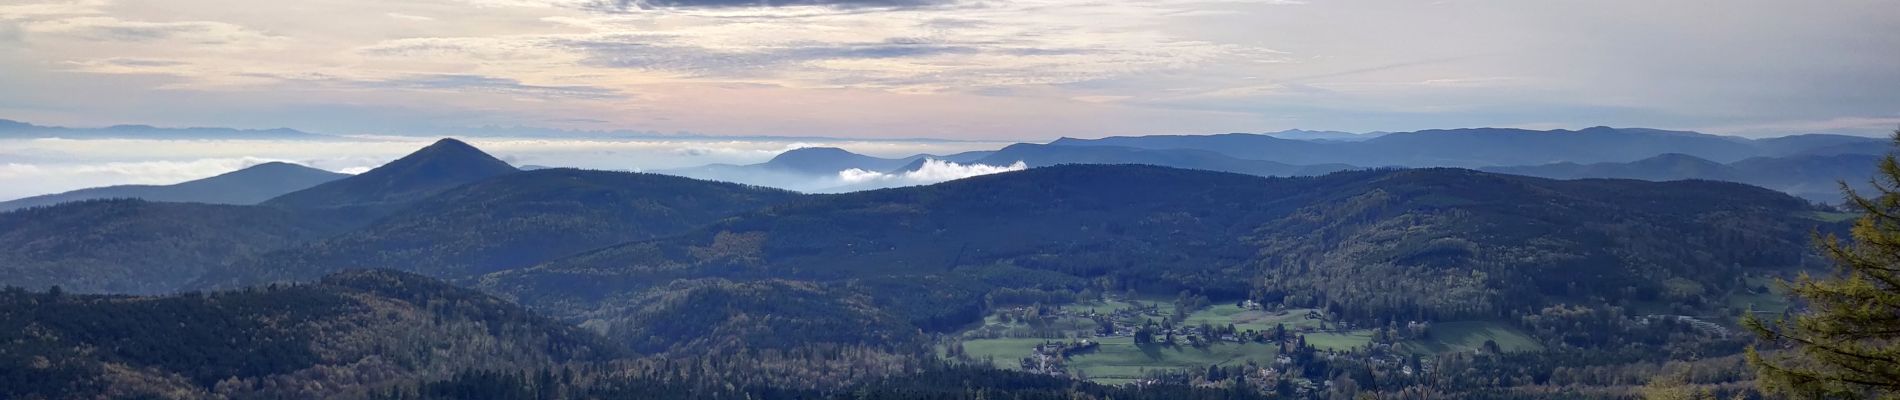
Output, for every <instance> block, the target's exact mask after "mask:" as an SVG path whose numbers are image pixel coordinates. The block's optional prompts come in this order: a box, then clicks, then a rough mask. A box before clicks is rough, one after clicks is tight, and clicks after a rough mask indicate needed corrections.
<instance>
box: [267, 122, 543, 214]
mask: <svg viewBox="0 0 1900 400" xmlns="http://www.w3.org/2000/svg"><path fill="white" fill-rule="evenodd" d="M515 172H518V170H516V169H515V167H513V166H509V165H508V163H506V162H502V161H501V160H499V159H496V158H495V157H494V156H490V155H488V153H483V152H482V151H481V150H480V149H476V148H475V147H474V146H470V145H468V143H462V141H459V140H455V139H442V140H440V141H437V142H435V144H431V145H429V146H428V147H424V148H422V149H420V150H416V152H414V153H410V154H409V155H407V156H403V157H402V158H399V159H396V160H395V161H390V162H389V163H388V164H383V165H382V166H380V167H376V169H372V170H369V171H368V172H364V173H362V174H358V175H356V176H352V177H348V178H343V179H338V180H335V181H330V182H327V183H324V184H321V185H317V186H315V187H312V188H309V189H304V190H299V191H296V192H291V193H289V194H285V195H283V196H278V197H277V198H273V199H270V200H269V201H265V202H264V203H263V204H264V205H267V206H272V207H280V208H288V209H298V210H340V211H347V212H349V214H339V215H351V214H354V215H356V216H357V217H358V218H361V219H363V220H365V221H367V220H369V219H373V218H374V217H378V216H382V215H386V214H388V213H391V212H394V211H396V210H400V209H402V208H403V207H406V206H407V205H408V204H409V203H411V202H414V201H417V200H421V199H423V198H425V197H428V196H430V195H434V194H436V193H440V192H442V191H444V190H448V189H450V188H454V187H456V186H461V185H464V184H467V183H470V182H475V181H479V180H483V179H488V178H491V177H495V176H500V175H506V174H511V173H515Z"/></svg>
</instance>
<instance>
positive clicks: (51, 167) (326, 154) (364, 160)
mask: <svg viewBox="0 0 1900 400" xmlns="http://www.w3.org/2000/svg"><path fill="white" fill-rule="evenodd" d="M436 139H437V138H433V137H348V138H340V139H334V140H322V141H308V140H144V139H7V140H0V200H7V199H14V198H20V197H26V196H33V195H40V194H47V193H57V192H63V191H68V190H73V189H81V188H88V187H98V186H108V185H121V184H171V183H178V182H183V181H187V180H193V179H199V178H204V177H209V176H212V175H217V174H221V173H225V172H230V171H234V170H237V169H240V168H244V167H248V166H251V165H255V164H258V163H263V162H268V161H287V162H293V163H298V164H303V165H307V166H311V167H316V168H322V169H326V170H331V171H338V172H346V173H360V172H363V171H367V170H369V169H370V168H374V167H376V166H377V165H381V164H382V163H385V162H388V161H390V160H393V159H396V158H398V157H401V156H403V155H404V154H408V153H409V152H412V151H415V150H416V149H419V148H421V147H423V146H426V145H428V144H429V143H431V142H433V141H434V140H436ZM464 140H465V141H467V142H469V143H470V144H473V145H475V146H476V147H479V148H481V149H482V150H484V151H487V152H488V153H489V154H493V155H495V156H496V157H499V158H501V159H503V160H506V161H508V162H509V163H511V164H514V165H516V166H545V167H575V168H589V169H605V170H627V171H655V170H665V169H675V168H685V167H694V166H701V165H706V164H737V165H744V164H755V163H761V162H765V161H767V160H769V159H771V158H772V157H773V156H776V155H778V154H779V153H782V152H785V151H787V150H791V149H796V148H802V147H817V146H825V147H838V148H843V149H846V150H849V151H852V152H855V153H859V154H865V155H871V156H878V157H890V158H896V157H906V156H911V155H916V154H938V155H942V154H951V153H958V152H964V151H972V150H986V149H995V148H999V147H1002V146H1003V145H1004V144H1005V143H993V142H952V141H874V140H843V139H839V140H828V139H825V140H816V139H798V140H793V139H731V138H707V137H682V138H629V139H602V138H577V139H509V138H467V139H464ZM925 167H926V168H924V169H920V170H917V171H911V172H898V173H891V171H862V170H857V171H839V173H838V174H836V176H828V177H822V178H820V177H811V176H796V177H794V176H784V177H761V178H766V179H764V180H765V181H764V182H759V181H755V182H747V183H754V184H767V185H770V186H778V187H784V188H788V189H794V190H803V191H828V190H846V189H852V188H857V187H862V188H869V187H882V186H895V185H902V184H920V183H931V182H936V181H942V180H948V179H955V178H961V177H965V176H971V175H976V174H983V173H994V172H1001V171H1004V170H1009V169H1012V168H1011V167H1016V168H1015V169H1020V166H995V167H992V166H965V165H957V164H954V163H936V164H933V165H926V166H925ZM853 185H856V186H857V187H846V186H853Z"/></svg>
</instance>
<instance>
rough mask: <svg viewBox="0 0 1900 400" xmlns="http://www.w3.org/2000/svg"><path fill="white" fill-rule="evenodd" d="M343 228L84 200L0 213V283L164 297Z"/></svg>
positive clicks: (268, 211) (267, 211)
mask: <svg viewBox="0 0 1900 400" xmlns="http://www.w3.org/2000/svg"><path fill="white" fill-rule="evenodd" d="M341 229H342V227H339V226H336V224H334V223H332V222H331V221H328V220H325V219H321V218H312V217H307V216H302V215H298V214H295V213H291V212H287V211H284V210H279V209H274V208H267V207H257V206H228V205H209V204H189V203H155V202H148V201H143V200H87V201H80V202H73V203H66V204H61V205H58V206H51V207H37V208H29V209H24V210H17V211H12V212H6V213H0V285H13V286H22V287H29V288H36V289H45V288H46V287H48V286H52V285H59V286H61V287H62V288H64V289H66V290H67V291H73V292H114V293H162V292H168V291H172V290H176V289H177V288H179V287H181V286H182V285H184V284H185V283H187V282H190V281H191V280H193V279H197V278H198V277H199V276H200V275H202V274H203V273H205V271H207V270H209V269H211V268H213V267H216V266H219V265H223V264H225V263H229V262H232V261H235V260H237V259H240V258H243V257H248V256H252V255H257V254H262V253H265V252H268V251H271V250H276V249H279V248H284V247H287V246H290V245H293V244H297V243H301V242H305V241H310V240H316V239H318V238H322V237H324V236H328V235H330V234H333V233H335V232H338V231H340V230H341Z"/></svg>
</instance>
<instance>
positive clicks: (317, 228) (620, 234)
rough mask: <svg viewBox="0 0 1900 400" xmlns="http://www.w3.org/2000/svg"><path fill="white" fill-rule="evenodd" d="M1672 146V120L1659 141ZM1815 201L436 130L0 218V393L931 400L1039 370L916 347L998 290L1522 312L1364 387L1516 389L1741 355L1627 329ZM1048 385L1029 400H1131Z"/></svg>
mask: <svg viewBox="0 0 1900 400" xmlns="http://www.w3.org/2000/svg"><path fill="white" fill-rule="evenodd" d="M1394 135H1398V134H1394ZM1391 136H1393V135H1387V136H1384V137H1380V138H1377V139H1371V140H1367V141H1365V142H1375V141H1379V140H1388V139H1386V138H1389V137H1391ZM1690 139H1696V138H1690ZM1276 140H1284V139H1276ZM1658 140H1661V139H1658ZM1674 140H1689V139H1678V138H1670V139H1668V140H1666V141H1664V142H1659V143H1675V142H1674ZM1103 141H1104V144H1108V143H1114V144H1117V145H1120V144H1127V143H1125V142H1126V141H1127V140H1121V139H1117V140H1110V139H1104V140H1103ZM1167 145H1173V144H1166V145H1161V146H1167ZM1827 145H1829V144H1826V143H1823V144H1815V145H1814V146H1815V147H1825V146H1827ZM1684 146H1692V145H1684ZM1736 146H1739V147H1722V148H1718V149H1716V150H1707V151H1713V152H1717V153H1719V154H1721V155H1722V157H1720V158H1721V159H1725V160H1726V159H1733V160H1730V161H1731V162H1739V161H1743V160H1742V158H1746V157H1753V156H1756V155H1757V154H1759V151H1758V149H1759V148H1758V147H1754V145H1751V144H1747V143H1743V144H1739V145H1736ZM1238 149H1240V148H1239V147H1223V148H1222V151H1230V152H1231V151H1237V150H1238ZM1721 149H1733V151H1730V150H1721ZM1749 149H1756V150H1749ZM1004 151H1010V150H1009V149H1005V150H1004ZM1118 151H1127V150H1118ZM999 153H1000V152H999ZM1170 154H1176V155H1178V154H1185V153H1182V152H1172V153H1170ZM1193 154H1195V155H1196V156H1197V157H1198V158H1196V159H1199V160H1209V159H1214V160H1241V159H1240V158H1237V157H1232V156H1231V155H1225V154H1217V153H1216V152H1215V151H1213V150H1196V153H1193ZM1078 161H1084V160H1078ZM1222 162H1227V163H1230V164H1231V163H1234V161H1222ZM1241 164H1246V165H1255V164H1249V163H1241ZM1241 164H1231V165H1241ZM1258 165H1266V164H1258ZM1236 168H1239V167H1236ZM1249 168H1252V167H1249ZM1274 168H1281V167H1277V166H1276V167H1274ZM1332 168H1333V167H1322V168H1321V170H1313V171H1310V172H1312V173H1319V172H1326V171H1324V170H1330V169H1332ZM1338 169H1341V170H1345V169H1347V168H1345V167H1343V166H1341V167H1339V168H1338ZM1837 221H1839V218H1837V217H1836V215H1835V214H1831V213H1828V212H1827V211H1826V210H1825V209H1823V208H1818V207H1817V206H1814V205H1811V204H1810V203H1808V202H1807V201H1804V200H1802V199H1799V198H1795V197H1792V196H1789V195H1787V194H1784V193H1781V192H1776V191H1773V190H1768V189H1763V188H1759V187H1754V186H1748V185H1743V184H1737V183H1726V182H1715V181H1679V182H1649V181H1639V180H1616V179H1583V180H1552V179H1545V178H1535V177H1528V176H1517V175H1505V174H1497V173H1487V172H1479V171H1473V170H1465V169H1444V168H1427V169H1370V170H1345V171H1342V172H1332V173H1327V174H1324V175H1318V176H1307V177H1289V178H1268V177H1261V176H1255V175H1246V174H1239V173H1228V172H1214V171H1203V170H1189V169H1176V168H1167V167H1158V166H1149V165H1048V166H1042V165H1038V168H1032V169H1029V170H1025V171H1018V172H1009V173H1001V174H994V175H985V176H979V177H974V178H967V179H962V180H956V181H951V182H945V183H940V184H935V185H929V186H917V187H906V188H895V189H883V190H873V191H864V192H853V193H844V194H831V195H806V194H797V193H792V192H787V191H783V190H778V189H770V188H763V187H757V186H746V185H740V184H733V183H722V182H711V181H700V180H693V179H687V178H680V177H673V176H663V175H654V174H642V173H627V172H605V171H583V170H573V169H545V170H535V171H518V170H516V169H514V167H511V166H508V165H507V164H506V163H502V162H501V161H499V160H496V159H494V158H493V157H490V156H488V155H486V154H483V153H481V152H480V151H479V150H477V149H475V148H473V147H471V146H468V145H467V144H464V143H461V142H459V141H454V140H446V139H445V140H443V141H442V142H439V143H437V144H435V145H431V146H429V147H427V148H425V149H422V150H421V151H418V152H417V153H415V154H413V155H411V156H408V157H404V158H402V159H399V160H396V161H394V162H391V163H389V164H388V165H385V166H383V167H381V168H377V169H375V170H372V171H370V172H366V173H363V174H360V175H356V176H351V177H346V178H341V179H337V180H334V181H328V182H327V183H323V184H319V185H316V186H314V187H311V188H308V189H304V190H301V191H296V192H291V193H288V194H284V195H282V196H280V197H277V198H275V199H271V200H268V201H263V202H261V203H260V204H257V205H205V204H181V203H162V202H152V201H143V200H91V201H81V202H73V203H65V204H60V205H54V206H44V207H34V208H28V209H24V210H18V211H13V212H7V213H0V277H4V280H5V282H4V283H6V284H8V285H15V286H25V287H28V288H33V289H34V290H40V289H42V288H46V287H48V286H54V285H57V286H59V287H60V291H59V292H54V293H47V292H29V291H25V290H19V289H12V290H9V291H7V292H5V293H4V297H3V298H0V301H5V302H7V303H8V304H7V305H6V307H3V308H0V310H4V311H0V323H3V324H5V325H6V326H5V328H6V329H5V330H4V332H5V333H4V334H7V335H13V337H9V338H8V339H9V340H6V341H4V342H3V343H0V350H4V351H0V377H4V381H5V382H8V383H9V384H8V385H0V386H4V387H5V388H6V389H5V390H9V391H10V392H7V393H0V394H4V395H6V396H4V397H22V398H32V397H35V396H43V397H62V395H63V394H83V393H96V394H100V395H105V396H130V395H133V394H141V393H143V394H171V395H177V396H179V397H217V396H223V397H232V398H246V397H303V396H345V397H362V396H369V395H379V396H380V395H384V394H388V395H391V396H398V397H400V396H404V395H416V396H424V395H426V394H427V393H433V392H430V391H431V390H436V391H438V392H442V393H447V392H453V391H454V390H457V389H458V388H461V389H466V388H471V387H493V388H504V389H510V390H512V389H520V388H531V389H535V390H544V389H545V390H553V391H554V392H555V393H564V394H569V395H572V394H578V393H619V392H613V390H612V389H613V388H627V387H642V388H648V389H643V390H661V389H664V388H673V389H678V390H680V391H682V392H686V393H713V392H714V390H713V389H714V388H719V389H718V390H723V391H733V390H736V391H739V392H745V393H749V394H750V395H753V396H755V397H757V398H821V397H825V396H832V395H837V394H840V393H848V392H849V391H851V390H862V391H871V390H888V391H891V392H890V393H912V394H915V395H917V396H919V397H920V398H922V397H927V395H926V394H925V392H929V391H928V390H920V389H917V386H918V385H916V384H915V383H916V382H920V381H928V380H929V379H932V378H930V377H931V376H936V375H933V374H948V375H950V376H970V377H972V378H971V379H978V378H976V377H984V378H982V379H979V380H980V381H983V382H992V383H991V384H993V385H995V386H994V387H993V388H994V389H1008V388H1011V387H1013V386H1011V385H1017V384H1020V385H1024V386H1021V388H1032V387H1044V388H1050V386H1047V385H1045V384H1032V382H1040V381H1038V379H1047V378H1046V377H1039V376H1032V375H1029V374H1025V373H1016V372H993V371H985V370H982V369H970V368H967V367H955V366H946V365H942V364H939V363H938V362H937V361H932V360H934V359H936V358H937V356H936V354H938V352H937V351H936V350H935V349H936V348H937V347H938V346H940V345H942V341H941V340H942V339H941V337H942V336H941V335H943V334H948V333H953V332H956V331H958V330H960V329H964V328H966V327H968V326H971V325H973V324H980V323H982V321H984V318H985V316H986V315H988V314H989V313H991V312H993V311H996V310H998V309H1000V308H1004V307H1016V306H1031V307H1033V306H1035V305H1037V304H1061V303H1067V302H1073V301H1076V298H1077V297H1078V296H1077V294H1078V293H1083V292H1096V293H1103V292H1107V293H1122V292H1128V293H1137V294H1141V295H1157V296H1167V297H1172V296H1174V295H1175V294H1176V293H1182V292H1186V293H1190V294H1192V295H1196V296H1204V297H1207V298H1212V299H1216V300H1218V301H1226V302H1232V301H1239V300H1242V299H1249V300H1255V301H1258V302H1261V303H1267V304H1275V305H1281V306H1286V307H1300V308H1319V309H1322V310H1324V312H1325V313H1326V314H1327V315H1326V318H1328V319H1330V320H1332V321H1336V322H1337V323H1349V324H1356V325H1359V326H1375V327H1376V326H1384V325H1388V324H1401V325H1402V324H1404V323H1405V322H1406V321H1492V322H1497V323H1501V324H1506V325H1509V326H1515V327H1516V328H1515V329H1520V330H1522V331H1525V332H1528V333H1529V334H1530V335H1533V336H1534V337H1535V339H1536V340H1539V341H1542V342H1543V343H1544V344H1545V346H1546V347H1547V348H1549V350H1547V351H1545V352H1540V353H1536V354H1515V355H1509V354H1490V355H1482V354H1481V355H1477V356H1456V357H1480V358H1477V359H1470V358H1453V359H1450V360H1448V361H1447V360H1440V361H1439V362H1442V363H1456V362H1465V363H1472V364H1471V365H1470V366H1469V368H1468V369H1457V370H1456V371H1476V373H1479V374H1488V375H1493V376H1499V377H1503V378H1499V380H1495V381H1494V380H1486V381H1485V382H1484V383H1473V382H1475V381H1472V382H1468V381H1464V380H1454V379H1463V378H1462V377H1445V376H1436V375H1434V376H1431V377H1429V378H1427V377H1423V375H1419V376H1414V375H1412V373H1409V372H1408V373H1406V374H1404V375H1405V376H1406V377H1403V378H1399V377H1396V376H1397V375H1393V376H1395V377H1394V378H1390V379H1385V380H1378V379H1375V378H1372V377H1366V378H1356V379H1355V381H1356V382H1359V383H1356V385H1360V386H1361V387H1364V388H1365V389H1366V390H1369V391H1379V392H1389V393H1398V392H1401V391H1406V390H1424V389H1420V388H1426V387H1430V388H1432V389H1430V390H1434V391H1436V392H1435V393H1440V394H1446V395H1450V394H1448V393H1487V394H1491V395H1495V396H1502V397H1508V396H1510V395H1513V394H1517V395H1532V394H1534V393H1536V392H1527V391H1528V390H1545V389H1534V388H1538V387H1543V386H1542V385H1544V384H1546V383H1548V382H1549V380H1550V379H1554V378H1551V372H1550V371H1554V370H1558V369H1562V368H1580V367H1600V368H1610V369H1616V368H1625V367H1627V368H1635V369H1636V370H1641V369H1642V368H1651V366H1653V365H1658V364H1660V363H1664V362H1667V361H1668V360H1671V359H1678V358H1679V357H1683V356H1684V354H1685V353H1682V352H1692V353H1694V354H1698V355H1699V357H1704V358H1717V359H1719V358H1721V357H1731V356H1733V355H1734V354H1737V353H1739V351H1740V344H1739V343H1740V342H1739V340H1740V339H1737V338H1732V337H1726V336H1723V335H1713V334H1708V333H1706V332H1701V333H1699V332H1698V331H1696V330H1695V329H1692V328H1693V327H1684V326H1677V325H1671V324H1647V323H1644V324H1638V323H1636V322H1632V321H1637V320H1640V318H1637V317H1638V316H1639V315H1641V314H1665V315H1692V316H1711V315H1714V316H1722V315H1728V316H1731V317H1732V316H1733V315H1735V314H1737V313H1739V312H1740V310H1739V309H1737V308H1736V306H1734V303H1733V300H1732V299H1734V298H1737V297H1742V296H1751V295H1760V294H1762V293H1763V290H1764V289H1763V288H1762V287H1761V283H1760V281H1759V280H1758V279H1756V278H1760V277H1765V276H1783V275H1788V274H1791V273H1793V272H1796V271H1800V270H1803V269H1804V268H1809V267H1814V266H1816V265H1820V263H1821V261H1820V260H1818V259H1817V257H1816V256H1815V255H1814V254H1813V252H1812V250H1811V249H1810V247H1809V245H1810V234H1811V233H1813V232H1814V231H1815V230H1817V229H1819V230H1822V231H1835V230H1839V229H1842V224H1841V223H1840V222H1837ZM365 269H376V270H373V271H372V270H365ZM464 287H467V288H471V289H463V288H464ZM186 290H191V291H192V292H187V293H178V292H180V291H186ZM76 293H121V294H76ZM126 293H129V294H141V295H147V296H145V297H133V296H126V295H122V294H126ZM1638 310H1641V311H1638ZM1645 321H1646V320H1645ZM1306 351H1311V349H1310V348H1308V349H1306ZM1367 351H1377V350H1376V349H1368V350H1367ZM217 352H233V353H232V354H229V355H225V354H221V353H217ZM1441 357H1444V356H1441ZM1483 357H1490V358H1483ZM1350 359H1351V358H1346V359H1341V360H1336V361H1325V360H1320V359H1317V358H1312V357H1307V358H1298V360H1299V361H1298V363H1299V366H1301V367H1303V368H1304V369H1302V370H1299V371H1294V370H1288V371H1283V372H1281V373H1282V374H1293V375H1284V376H1303V377H1304V378H1300V379H1307V380H1309V381H1319V380H1328V379H1332V378H1334V377H1336V376H1346V375H1351V376H1355V377H1357V376H1359V374H1361V373H1362V372H1364V373H1366V374H1375V373H1374V372H1372V371H1374V370H1375V366H1374V364H1370V363H1368V364H1364V365H1361V364H1355V363H1353V362H1352V361H1349V360H1350ZM1460 360H1463V361H1460ZM1446 365H1451V364H1446ZM1459 365H1463V364H1459ZM1388 367H1392V366H1389V365H1388V366H1378V367H1376V369H1377V371H1379V372H1377V373H1376V375H1378V376H1385V375H1386V372H1385V371H1386V370H1385V368H1388ZM1447 368H1449V367H1447ZM469 369H477V370H492V371H498V372H496V373H495V374H482V373H465V372H463V370H469ZM1362 370H1363V371H1362ZM536 371H539V372H536ZM1256 371H1257V370H1256ZM1539 371H1541V372H1539ZM537 373H540V374H547V375H546V376H548V377H549V378H548V379H551V380H552V381H546V382H543V381H541V380H539V378H534V377H533V375H534V374H537ZM510 374H515V375H510ZM987 374H1002V375H1000V376H989V375H987ZM1393 374H1396V372H1393ZM1539 374H1541V375H1539ZM1222 375H1231V373H1223V372H1220V370H1218V369H1215V370H1212V371H1209V372H1207V373H1206V374H1204V375H1203V374H1201V373H1200V372H1198V371H1197V372H1196V374H1195V375H1194V376H1196V378H1193V379H1201V380H1206V381H1209V382H1224V383H1223V384H1224V385H1228V386H1230V387H1233V386H1237V385H1241V384H1237V383H1233V382H1235V381H1233V380H1232V379H1234V378H1229V377H1222ZM1243 375H1245V374H1243ZM555 376H564V377H562V378H558V379H557V378H554V377H555ZM1518 376H1523V377H1524V378H1522V380H1521V381H1520V380H1514V379H1518V378H1516V377H1518ZM1539 376H1541V378H1538V377H1539ZM1242 379H1245V378H1242ZM1255 379H1258V378H1255ZM1288 379H1290V378H1288ZM1428 379H1442V380H1446V381H1428ZM1538 379H1543V380H1545V381H1544V382H1539V381H1538ZM555 381H558V382H560V383H554V382H555ZM906 382H909V383H906ZM966 382H968V381H966ZM999 382H1000V383H999ZM1007 382H1016V383H1007ZM1183 383H1186V382H1183ZM431 385H434V386H431ZM483 385H490V386H483ZM1035 385H1044V386H1035ZM1078 385H1080V384H1078ZM1594 385H1601V386H1603V387H1616V386H1618V385H1622V384H1620V383H1614V382H1609V381H1604V382H1599V383H1596V384H1594ZM1586 386H1590V385H1586ZM1625 386H1626V385H1625ZM1053 387H1054V389H1049V390H1050V392H1049V393H1051V395H1052V396H1055V395H1060V394H1064V393H1068V394H1073V393H1096V394H1098V395H1107V396H1114V397H1115V398H1140V396H1142V394H1141V393H1144V392H1140V391H1135V392H1117V390H1122V389H1109V388H1103V387H1097V386H1092V385H1080V386H1073V387H1069V388H1067V389H1062V388H1061V386H1053ZM1269 389H1275V388H1273V387H1271V386H1270V387H1269ZM1154 390H1157V391H1162V390H1180V392H1167V393H1174V394H1178V395H1180V396H1182V397H1203V398H1248V397H1250V396H1255V395H1259V394H1262V393H1268V392H1273V390H1264V391H1261V392H1260V393H1253V392H1249V391H1238V390H1235V391H1217V392H1197V391H1195V390H1194V389H1187V388H1186V387H1185V386H1181V387H1173V386H1168V385H1165V384H1164V385H1161V386H1157V388H1156V389H1154ZM1275 390H1277V389H1275ZM1290 390H1291V389H1290ZM1313 390H1334V389H1313ZM501 392H503V391H494V392H493V393H501ZM1031 392H1033V391H1025V392H1024V393H1031ZM625 393H633V394H630V395H637V394H639V393H645V394H647V395H653V394H654V393H656V392H638V391H634V392H625ZM774 393H777V395H783V396H786V397H774V396H777V395H775V394H774ZM799 393H803V394H802V395H801V394H799ZM881 393H882V392H881ZM1116 393H1119V394H1116ZM1147 393H1149V394H1150V395H1152V394H1154V393H1160V392H1147ZM1295 393H1305V394H1309V395H1315V396H1317V395H1319V394H1323V391H1322V392H1314V391H1298V390H1296V391H1295ZM623 394H624V393H623ZM937 395H947V394H944V393H937ZM964 395H968V393H964ZM799 396H804V397H799ZM424 397H426V396H424ZM444 397H455V396H447V395H445V396H444Z"/></svg>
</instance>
